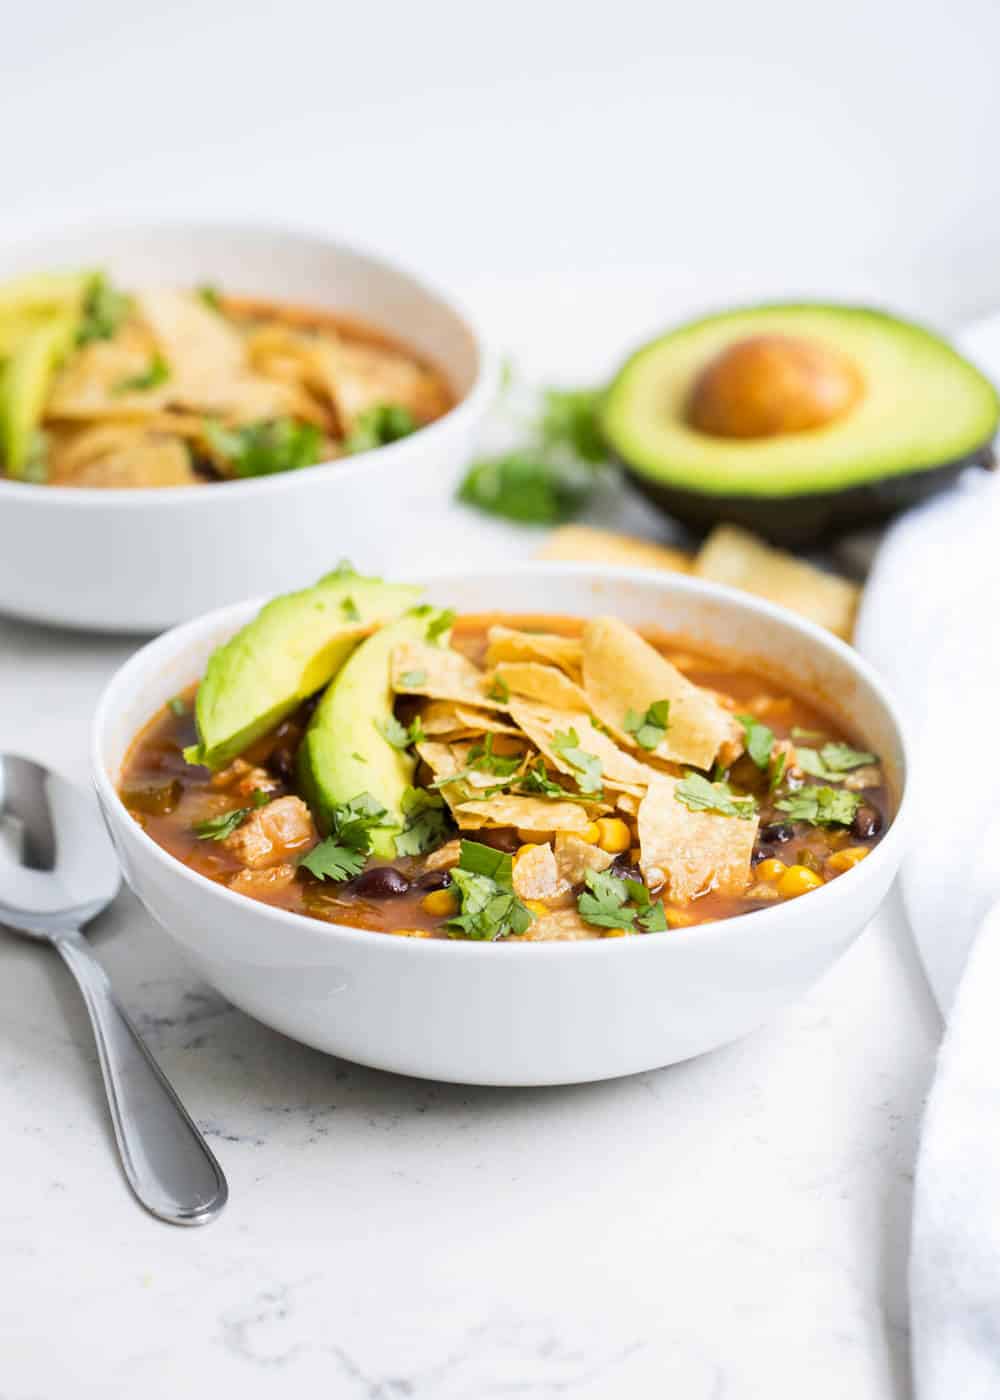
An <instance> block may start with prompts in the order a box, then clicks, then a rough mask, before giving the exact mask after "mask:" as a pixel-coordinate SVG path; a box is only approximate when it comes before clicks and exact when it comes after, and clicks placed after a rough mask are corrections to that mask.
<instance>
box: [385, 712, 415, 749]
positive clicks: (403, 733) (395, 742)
mask: <svg viewBox="0 0 1000 1400" xmlns="http://www.w3.org/2000/svg"><path fill="white" fill-rule="evenodd" d="M372 722H373V724H374V725H375V728H376V729H377V730H378V732H379V733H380V734H381V735H382V738H383V739H384V740H385V741H386V743H387V744H391V745H392V747H393V748H394V749H408V748H409V747H410V746H411V744H422V743H423V741H424V740H425V739H426V738H427V735H426V734H425V733H424V726H423V724H422V723H421V721H420V716H419V715H417V716H416V718H415V719H414V720H413V722H412V724H411V725H410V726H409V728H407V727H406V726H405V725H403V724H400V722H399V720H398V719H397V718H396V716H395V715H386V717H385V718H384V719H376V720H373V721H372Z"/></svg>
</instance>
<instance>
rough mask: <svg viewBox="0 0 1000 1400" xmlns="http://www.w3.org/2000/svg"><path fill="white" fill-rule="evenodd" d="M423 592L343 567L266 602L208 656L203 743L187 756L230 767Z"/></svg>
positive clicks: (201, 709) (199, 719)
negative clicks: (364, 639)
mask: <svg viewBox="0 0 1000 1400" xmlns="http://www.w3.org/2000/svg"><path fill="white" fill-rule="evenodd" d="M420 591H421V590H420V588H419V587H418V586H416V585H414V584H405V583H383V582H382V580H381V579H378V578H362V577H360V576H359V575H358V574H356V573H354V572H353V570H348V569H338V570H336V571H335V572H334V573H332V574H327V575H326V576H325V577H324V578H322V579H320V581H319V583H317V584H315V585H314V586H313V587H312V588H304V589H301V590H300V591H299V592H297V593H286V594H284V595H283V596H282V597H280V598H275V599H273V600H272V601H271V602H270V603H267V604H266V605H265V606H264V607H263V608H262V609H261V610H260V612H259V613H258V614H257V616H256V617H255V618H254V619H253V621H252V622H248V623H247V625H246V626H245V627H243V628H241V629H240V631H239V632H237V633H236V635H235V636H234V637H231V638H230V639H229V641H228V642H225V643H224V644H223V645H222V646H220V647H218V648H217V649H216V650H215V651H214V652H213V653H212V655H211V657H210V658H209V662H208V666H207V667H206V669H205V676H204V679H203V680H202V682H201V685H200V686H199V687H198V699H197V702H196V704H195V722H196V724H197V727H198V743H197V744H194V745H192V746H191V747H190V748H188V749H185V751H184V757H185V758H186V759H187V761H188V762H189V763H200V764H204V765H205V767H207V768H213V769H216V768H223V767H225V765H226V764H227V763H229V762H230V761H231V760H232V759H234V758H236V757H237V755H238V754H241V753H242V752H243V751H244V749H246V748H248V747H249V746H250V745H251V744H252V743H253V742H254V740H255V739H259V738H260V736H261V735H262V734H266V733H267V732H268V730H270V729H273V728H274V726H275V725H276V724H279V723H280V722H281V720H283V719H284V718H285V716H286V715H288V714H290V713H291V712H292V710H294V709H295V708H296V706H298V705H300V704H301V703H302V701H303V700H307V699H308V698H309V696H310V695H314V694H315V692H316V691H317V690H321V689H322V688H323V686H325V685H326V684H327V682H328V681H329V680H330V678H331V676H334V675H335V674H336V673H337V671H339V670H340V667H341V666H342V665H343V663H344V662H345V661H346V660H347V658H348V656H350V654H351V652H352V651H353V650H354V648H355V647H356V646H357V645H358V643H359V642H360V641H361V639H362V637H363V636H364V635H365V633H366V632H367V631H369V630H370V628H371V626H372V624H373V623H380V622H385V621H387V620H388V619H390V618H393V617H397V616H398V615H399V614H400V613H401V612H402V611H403V610H404V608H409V607H412V606H413V604H414V603H415V602H416V600H417V598H418V597H419V596H420Z"/></svg>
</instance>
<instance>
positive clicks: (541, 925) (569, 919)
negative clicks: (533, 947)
mask: <svg viewBox="0 0 1000 1400" xmlns="http://www.w3.org/2000/svg"><path fill="white" fill-rule="evenodd" d="M602 932H603V930H601V929H599V928H594V926H593V925H592V924H587V923H584V921H583V919H581V918H580V915H579V914H578V913H577V911H576V910H575V909H554V910H553V911H552V913H551V914H543V915H542V916H541V917H540V918H536V919H535V920H533V922H532V924H531V926H530V927H529V928H528V930H527V932H526V933H522V934H520V935H513V936H511V937H509V938H505V939H504V942H505V943H568V942H575V941H578V940H580V939H584V938H600V937H601V935H602Z"/></svg>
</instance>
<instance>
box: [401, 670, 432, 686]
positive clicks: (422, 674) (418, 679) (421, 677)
mask: <svg viewBox="0 0 1000 1400" xmlns="http://www.w3.org/2000/svg"><path fill="white" fill-rule="evenodd" d="M399 683H400V685H426V684H427V672H426V671H404V672H403V674H402V675H401V676H400V678H399Z"/></svg>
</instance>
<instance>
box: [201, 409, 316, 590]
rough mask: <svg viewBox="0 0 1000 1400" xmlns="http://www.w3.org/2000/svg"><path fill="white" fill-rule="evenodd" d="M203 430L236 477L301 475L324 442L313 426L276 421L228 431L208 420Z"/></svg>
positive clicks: (248, 425)
mask: <svg viewBox="0 0 1000 1400" xmlns="http://www.w3.org/2000/svg"><path fill="white" fill-rule="evenodd" d="M203 426H204V433H205V438H206V440H207V442H208V445H209V447H210V448H211V449H212V451H213V452H215V453H217V454H218V456H219V457H221V458H222V460H223V462H225V463H226V464H227V465H228V466H230V467H231V468H232V470H233V474H234V475H235V476H239V477H250V476H271V475H273V474H274V473H275V472H289V471H298V469H299V468H300V467H311V466H313V465H314V464H315V463H316V462H318V461H319V458H320V446H321V441H322V440H321V436H320V431H319V429H318V428H317V427H316V426H315V424H313V423H299V422H297V421H296V420H295V419H294V418H274V419H267V420H265V421H263V422H260V423H247V424H246V426H245V427H242V428H227V427H224V426H223V425H222V424H221V423H214V422H212V420H211V419H206V421H205V423H204V425H203ZM338 573H339V570H338ZM336 576H337V575H336V574H335V575H333V577H336Z"/></svg>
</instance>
